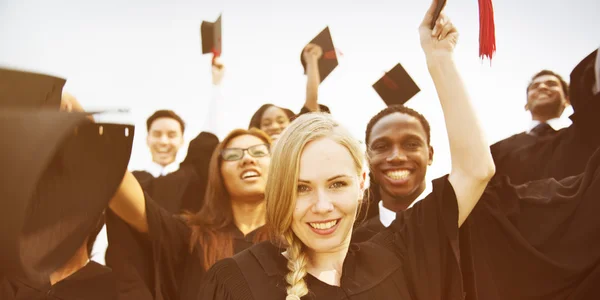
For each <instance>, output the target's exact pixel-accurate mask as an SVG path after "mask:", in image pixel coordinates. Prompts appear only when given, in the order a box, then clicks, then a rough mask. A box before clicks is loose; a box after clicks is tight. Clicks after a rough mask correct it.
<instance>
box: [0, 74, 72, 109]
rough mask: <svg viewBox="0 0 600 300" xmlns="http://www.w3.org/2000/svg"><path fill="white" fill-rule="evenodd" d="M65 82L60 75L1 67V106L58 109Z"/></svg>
mask: <svg viewBox="0 0 600 300" xmlns="http://www.w3.org/2000/svg"><path fill="white" fill-rule="evenodd" d="M65 83H66V80H64V79H62V78H58V77H53V76H48V75H44V74H37V73H32V72H27V71H19V70H12V69H3V68H0V107H2V108H3V109H4V108H7V107H8V108H51V109H56V110H58V108H59V107H60V99H61V96H62V89H63V86H64V85H65ZM33 87H35V88H33Z"/></svg>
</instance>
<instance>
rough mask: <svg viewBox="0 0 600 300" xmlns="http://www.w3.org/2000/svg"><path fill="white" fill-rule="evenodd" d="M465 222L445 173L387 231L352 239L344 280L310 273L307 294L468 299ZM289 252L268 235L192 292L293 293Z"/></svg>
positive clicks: (211, 295)
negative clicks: (328, 280) (462, 244)
mask: <svg viewBox="0 0 600 300" xmlns="http://www.w3.org/2000/svg"><path fill="white" fill-rule="evenodd" d="M457 224H458V207H457V202H456V195H455V194H454V190H453V188H452V186H451V185H450V183H449V182H448V180H447V176H444V177H442V178H439V179H436V180H434V181H433V192H432V193H431V194H430V195H429V196H427V198H425V199H423V201H420V202H419V203H417V204H416V205H415V206H413V207H412V208H411V209H409V210H407V211H405V212H403V213H400V214H398V217H397V219H396V220H395V221H394V222H393V223H392V225H390V227H388V228H387V229H385V230H384V231H382V232H381V233H380V234H379V235H377V236H376V237H374V238H373V239H372V240H370V241H367V242H364V243H354V242H353V243H351V246H350V249H349V251H348V254H347V256H346V258H345V260H344V265H343V271H342V272H343V275H342V278H341V287H335V286H330V285H327V284H325V283H323V282H321V281H319V280H317V279H316V278H314V277H313V276H312V275H307V276H306V277H305V279H306V281H307V285H308V289H309V294H308V295H307V296H305V297H303V299H369V300H373V299H427V300H435V299H444V300H445V299H463V289H462V276H461V270H460V264H459V260H458V257H459V250H458V226H457ZM281 252H283V249H279V248H277V247H276V246H275V245H273V244H272V243H270V242H263V243H260V244H258V245H256V246H254V247H252V248H250V249H248V250H246V251H244V252H241V253H240V254H238V255H235V256H234V257H233V258H228V259H224V260H221V261H220V262H218V263H217V264H215V265H214V266H213V267H212V268H211V269H210V270H209V272H208V273H207V275H206V277H205V280H204V282H203V284H202V286H201V288H200V292H201V293H200V294H199V295H198V297H196V298H191V299H215V300H216V299H219V300H221V299H257V300H258V299H261V300H268V299H277V300H280V299H285V296H286V292H285V290H286V287H287V284H286V283H285V279H284V277H285V275H286V274H287V273H288V271H287V268H286V264H287V260H286V259H285V258H284V257H283V256H282V255H281Z"/></svg>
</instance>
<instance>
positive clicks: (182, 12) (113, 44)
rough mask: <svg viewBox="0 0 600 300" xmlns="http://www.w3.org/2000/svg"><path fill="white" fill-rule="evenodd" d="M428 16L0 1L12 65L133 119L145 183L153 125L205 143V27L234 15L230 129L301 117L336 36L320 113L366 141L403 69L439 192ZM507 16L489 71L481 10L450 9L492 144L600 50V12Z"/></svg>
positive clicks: (390, 7) (594, 8)
mask: <svg viewBox="0 0 600 300" xmlns="http://www.w3.org/2000/svg"><path fill="white" fill-rule="evenodd" d="M428 6H429V1H415V0H371V1H349V0H347V1H340V0H328V1H326V0H323V1H316V0H305V1H274V0H255V1H242V0H227V1H206V0H196V1H191V0H174V1H166V0H160V1H159V0H143V1H142V0H129V1H116V0H104V1H81V0H80V1H75V0H54V1H42V0H0V65H2V66H8V67H15V68H20V69H26V70H31V71H38V72H43V73H48V74H53V75H57V76H61V77H64V78H67V80H68V81H67V84H66V86H65V90H66V91H69V92H70V93H72V94H74V95H75V96H76V97H77V98H78V99H79V101H80V102H81V103H82V104H83V106H84V107H85V108H86V109H102V108H121V107H125V108H130V109H131V110H132V113H131V114H130V115H129V116H128V117H127V118H126V119H127V120H128V121H130V122H133V123H134V124H135V125H137V126H138V128H137V130H136V137H135V144H134V149H133V155H132V160H131V163H130V168H131V169H139V168H143V167H144V165H145V164H146V163H147V162H148V161H150V155H149V153H148V150H147V148H146V145H145V136H146V130H145V120H146V118H147V117H148V116H149V115H150V114H152V112H154V111H155V110H157V109H163V108H166V109H173V110H175V111H176V112H177V113H179V114H180V115H181V116H182V117H183V118H184V119H185V120H186V122H187V123H188V129H187V131H186V138H187V139H188V140H189V139H191V138H193V137H194V136H195V135H196V134H197V133H198V132H199V131H200V130H201V126H202V125H203V122H204V118H205V111H206V109H207V107H208V100H209V98H210V96H211V78H210V56H209V55H204V56H203V55H201V48H200V34H199V32H200V30H199V28H200V23H201V22H202V20H207V21H214V20H216V18H217V17H218V15H219V13H221V12H222V13H223V60H224V62H225V64H226V67H227V74H226V79H225V82H224V89H225V95H226V99H225V100H224V101H225V105H226V106H227V107H230V109H229V110H228V113H229V117H228V118H227V120H226V122H227V124H228V128H231V129H233V128H237V127H243V128H245V127H246V126H247V124H248V122H249V119H250V116H251V115H252V113H253V112H254V111H255V110H256V109H257V108H258V107H259V106H260V105H262V104H264V103H274V104H277V105H280V106H284V107H288V108H291V109H292V110H294V111H296V112H297V111H299V109H300V108H301V107H302V105H303V102H304V95H305V82H306V79H305V77H304V75H303V72H302V66H301V64H300V61H299V57H300V51H301V50H302V48H303V47H304V45H306V43H308V42H309V41H310V40H311V39H312V38H313V37H314V36H315V35H316V34H318V33H319V32H320V31H321V30H322V29H323V28H325V26H329V27H330V30H331V33H332V36H333V41H334V44H335V46H336V48H338V49H339V50H341V52H342V53H343V56H342V57H341V58H340V62H339V63H340V65H339V66H338V68H337V69H336V70H335V71H334V72H333V73H332V74H331V75H330V76H329V77H328V78H327V80H325V81H324V82H323V84H322V86H321V88H320V96H319V98H320V102H321V103H323V104H325V105H328V106H329V107H330V108H331V110H332V112H333V114H334V115H335V116H336V117H337V118H338V119H339V120H340V121H342V122H343V123H344V124H346V125H347V126H348V127H349V128H350V130H351V131H352V132H354V133H355V134H356V136H357V137H359V138H360V139H364V130H365V127H366V124H367V122H368V120H369V119H370V118H371V117H372V116H373V115H374V114H375V113H377V112H378V111H379V110H381V109H383V108H384V107H385V105H384V103H383V101H382V100H381V99H380V98H379V97H378V95H377V94H376V93H375V91H374V90H373V88H372V87H371V85H372V84H373V83H374V82H375V81H376V80H377V79H379V78H380V77H381V76H382V75H383V72H384V71H387V70H389V69H390V68H392V67H393V66H394V65H395V64H396V63H398V62H399V63H401V64H402V65H403V66H404V67H405V69H406V70H407V71H408V72H409V73H410V74H411V75H412V77H413V78H414V80H415V81H416V82H417V84H418V85H419V87H420V88H421V92H420V93H419V94H418V95H417V96H415V97H414V98H413V99H412V100H411V101H410V102H409V103H408V106H410V107H412V108H415V109H416V110H418V111H420V112H421V113H423V114H424V115H425V116H426V117H427V118H428V119H429V121H430V123H431V125H432V144H433V146H434V148H435V150H436V151H435V157H434V165H433V166H432V168H431V169H430V171H429V174H428V177H429V178H430V179H431V178H435V177H438V176H441V175H443V174H445V173H447V172H448V171H449V166H450V162H449V150H448V145H447V139H446V137H445V135H446V133H445V128H444V121H443V117H442V112H441V108H440V106H439V104H438V102H437V98H436V94H435V90H434V88H433V84H432V81H431V79H430V78H429V75H428V73H427V69H426V66H425V61H424V56H423V53H422V50H421V48H420V45H419V36H418V32H417V27H418V25H419V23H420V21H421V19H422V17H423V14H424V13H425V11H426V9H427V7H428ZM494 9H495V21H496V43H497V48H498V49H497V53H496V56H495V57H494V59H493V61H492V65H491V66H490V64H489V62H488V61H487V60H485V61H481V60H480V59H479V57H478V38H479V33H478V30H479V23H478V20H479V19H478V6H477V1H476V0H468V1H456V0H450V1H448V5H447V7H446V13H447V14H448V15H449V16H450V17H451V19H452V21H453V22H454V23H455V24H456V26H457V27H458V29H459V31H460V35H461V37H460V41H459V45H458V47H457V49H456V51H455V57H456V61H457V64H458V66H459V67H460V69H461V72H462V74H463V77H464V80H465V83H466V85H467V87H468V88H469V91H470V94H471V96H472V98H473V101H474V103H475V105H476V108H477V110H478V112H479V113H480V118H481V121H482V125H483V126H484V128H485V130H486V132H487V133H488V138H489V141H490V143H492V142H495V141H497V140H500V139H502V138H504V137H507V136H509V135H511V134H513V133H516V132H519V131H522V130H524V128H525V127H526V126H527V124H528V121H529V119H530V117H529V114H528V113H526V112H525V111H524V110H523V105H524V104H525V88H526V85H527V83H528V81H529V79H530V77H531V76H532V75H533V74H534V73H535V72H537V71H539V70H541V69H544V68H547V69H551V70H554V71H556V72H558V73H559V74H561V75H563V76H564V77H565V79H567V80H568V77H569V73H570V71H571V69H572V68H573V67H574V66H575V65H576V64H577V62H579V61H580V60H581V59H582V58H583V57H585V56H586V55H587V54H588V53H590V52H591V51H593V50H594V48H598V46H600V31H598V28H600V18H598V17H597V15H598V12H600V1H596V0H571V1H564V0H545V1H542V0H502V1H500V0H495V1H494ZM570 112H571V111H570V110H568V111H567V112H566V113H565V116H564V117H565V118H566V117H568V115H569V114H570ZM121 119H122V118H121ZM186 147H187V146H186ZM180 154H181V155H180V156H181V157H180V158H182V157H183V156H184V155H185V149H184V151H181V153H180Z"/></svg>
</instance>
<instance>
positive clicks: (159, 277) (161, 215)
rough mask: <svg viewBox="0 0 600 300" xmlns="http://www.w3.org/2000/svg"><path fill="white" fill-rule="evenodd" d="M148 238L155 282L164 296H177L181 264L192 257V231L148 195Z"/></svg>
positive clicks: (182, 267)
mask: <svg viewBox="0 0 600 300" xmlns="http://www.w3.org/2000/svg"><path fill="white" fill-rule="evenodd" d="M146 218H147V220H148V237H149V240H150V243H151V247H152V262H153V263H152V264H153V268H152V269H153V271H154V282H155V285H156V287H157V288H160V290H161V291H163V293H166V294H169V295H177V290H178V289H179V285H180V283H181V280H182V279H181V278H180V277H181V276H180V274H181V270H183V269H184V266H183V265H182V264H183V263H184V262H185V261H186V258H187V257H188V256H189V255H190V248H189V241H190V235H191V229H190V228H189V227H188V226H187V225H186V224H185V223H184V221H183V220H182V219H181V218H180V217H179V216H178V215H174V214H173V213H171V212H168V211H167V210H165V209H164V208H162V207H160V206H158V205H157V204H156V203H155V202H154V201H152V199H151V198H150V197H148V196H147V195H146Z"/></svg>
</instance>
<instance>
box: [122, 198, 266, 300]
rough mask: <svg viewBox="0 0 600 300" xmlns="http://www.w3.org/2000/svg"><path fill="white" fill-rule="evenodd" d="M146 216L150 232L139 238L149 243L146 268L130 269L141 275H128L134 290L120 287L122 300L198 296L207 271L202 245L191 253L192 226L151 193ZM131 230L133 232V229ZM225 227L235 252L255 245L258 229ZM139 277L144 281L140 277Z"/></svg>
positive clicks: (147, 199) (146, 253)
mask: <svg viewBox="0 0 600 300" xmlns="http://www.w3.org/2000/svg"><path fill="white" fill-rule="evenodd" d="M146 217H147V219H148V234H147V235H146V236H144V237H142V235H141V234H137V235H138V237H139V238H140V239H145V241H143V242H144V243H146V244H145V247H146V248H147V249H143V250H144V252H143V253H145V255H147V256H145V257H144V259H145V261H144V263H145V264H144V265H143V266H144V268H143V269H139V268H137V269H135V268H134V269H133V270H131V269H130V270H129V271H133V273H129V274H133V275H135V276H138V277H137V278H138V280H133V279H135V277H134V278H133V279H132V278H131V277H130V278H129V279H130V282H129V287H130V288H131V287H132V286H133V287H134V288H135V289H133V288H132V289H131V290H125V291H124V290H120V293H121V295H120V296H121V299H133V298H126V297H124V296H123V295H124V293H129V295H130V296H132V295H136V296H137V295H143V296H145V297H150V296H151V297H153V298H148V299H190V297H192V296H195V295H197V294H198V287H199V283H200V281H201V280H202V278H203V276H204V274H205V270H204V267H203V261H202V252H201V249H200V247H198V246H196V247H194V250H193V252H190V244H189V241H190V235H191V230H190V228H189V227H188V226H187V225H186V224H185V223H184V221H183V220H182V219H181V218H180V217H179V216H178V215H175V214H173V213H171V212H169V211H167V210H165V209H164V208H162V207H160V205H158V204H157V203H155V202H154V201H153V200H152V199H151V198H150V197H149V196H148V195H146ZM130 230H132V231H133V229H131V228H130ZM226 230H231V231H232V233H233V236H234V240H233V247H234V249H233V250H234V253H237V252H240V251H242V250H244V249H246V248H248V247H250V246H251V245H253V244H254V242H253V239H254V236H255V234H256V233H257V231H258V229H257V230H255V231H253V232H251V233H249V234H247V235H246V236H244V235H243V234H242V233H241V232H240V231H239V229H237V227H235V225H232V226H230V227H229V228H227V229H226ZM140 248H142V247H140ZM136 250H137V249H136ZM136 253H139V252H137V251H136ZM128 258H130V256H129V257H128ZM120 278H121V277H119V279H120ZM140 278H142V279H143V280H139V279H140ZM135 299H139V298H135Z"/></svg>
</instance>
